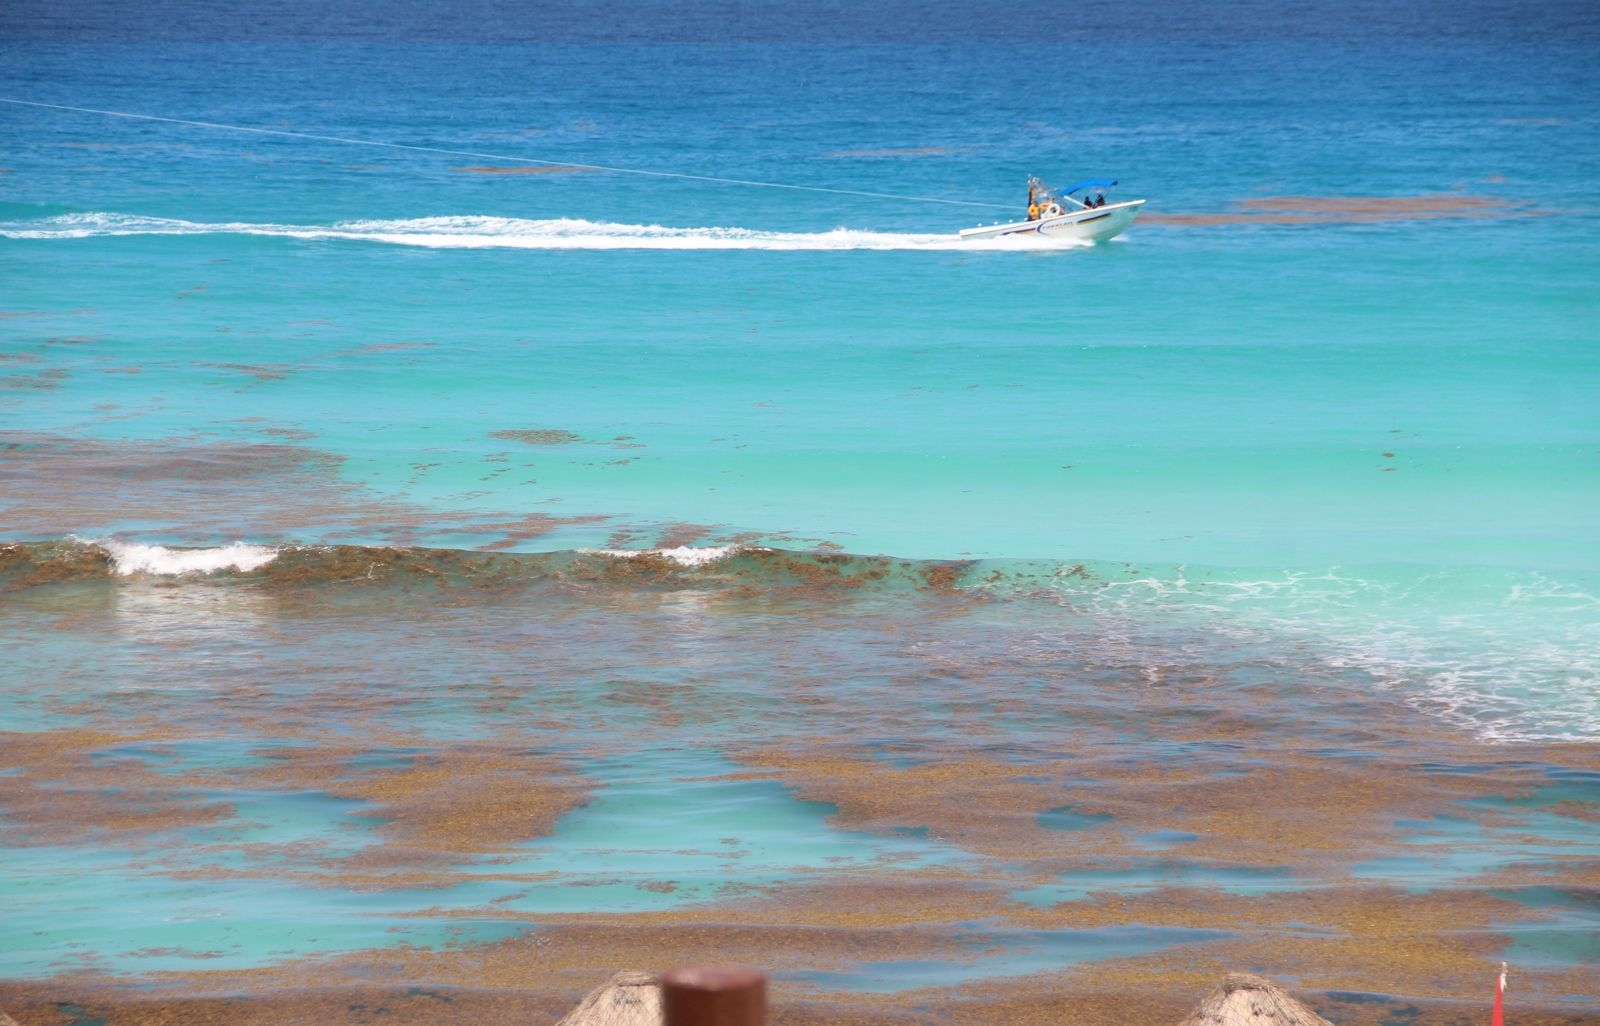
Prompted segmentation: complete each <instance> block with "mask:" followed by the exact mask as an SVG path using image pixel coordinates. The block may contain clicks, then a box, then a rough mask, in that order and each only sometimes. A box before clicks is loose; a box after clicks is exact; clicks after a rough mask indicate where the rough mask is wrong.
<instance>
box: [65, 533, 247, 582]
mask: <svg viewBox="0 0 1600 1026" xmlns="http://www.w3.org/2000/svg"><path fill="white" fill-rule="evenodd" d="M94 544H97V545H99V546H100V547H101V548H103V549H105V550H106V551H107V552H109V553H111V562H112V565H113V566H114V567H116V571H117V573H118V574H119V575H121V576H123V577H130V576H132V575H134V574H152V575H155V576H158V577H176V576H178V575H180V574H209V573H215V572H216V571H218V570H255V569H258V568H259V567H263V566H266V565H267V564H268V563H270V562H272V561H273V560H274V559H277V558H278V550H277V549H272V548H267V547H266V546H264V545H246V544H245V543H244V542H234V543H233V544H231V545H223V546H221V547H220V548H214V549H169V548H167V547H166V546H164V545H140V544H138V543H134V542H118V541H99V542H95V543H94Z"/></svg>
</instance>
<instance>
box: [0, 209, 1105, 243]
mask: <svg viewBox="0 0 1600 1026" xmlns="http://www.w3.org/2000/svg"><path fill="white" fill-rule="evenodd" d="M124 235H146V236H148V235H257V236H271V237H280V238H292V239H310V240H348V241H356V242H379V243H388V244H390V245H397V246H424V247H430V248H435V249H684V250H707V249H727V250H753V249H754V250H819V251H828V250H833V251H842V250H932V251H937V250H1017V249H1027V250H1060V249H1074V248H1081V247H1083V246H1086V245H1088V244H1087V243H1083V242H1078V241H1075V240H1063V239H1051V238H1045V237H1043V236H1037V235H1032V236H1011V237H1009V238H1005V239H992V240H980V241H965V242H964V241H962V240H961V238H960V237H959V236H958V235H957V234H956V232H955V231H954V230H951V231H949V232H944V233H938V234H934V233H908V232H873V231H859V230H855V229H850V228H835V229H833V230H832V231H826V232H769V231H758V230H755V229H749V228H722V227H705V228H672V227H666V226H663V225H645V224H615V223H610V222H600V221H585V220H581V219H575V218H555V219H546V220H529V219H524V218H516V217H477V216H459V217H418V218H406V219H401V220H389V221H339V222H335V223H333V224H330V225H296V224H270V223H269V224H257V223H252V222H244V221H226V222H200V221H185V220H180V219H176V218H165V217H144V216H140V215H135V214H114V213H78V214H62V215H59V216H56V217H49V218H43V219H39V220H31V221H13V222H8V223H0V237H3V238H9V239H46V240H56V239H86V238H99V237H106V236H124Z"/></svg>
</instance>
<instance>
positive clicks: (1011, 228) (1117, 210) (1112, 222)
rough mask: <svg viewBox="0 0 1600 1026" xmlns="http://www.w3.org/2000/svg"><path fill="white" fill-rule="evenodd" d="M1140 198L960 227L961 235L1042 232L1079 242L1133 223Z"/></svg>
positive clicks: (1105, 235)
mask: <svg viewBox="0 0 1600 1026" xmlns="http://www.w3.org/2000/svg"><path fill="white" fill-rule="evenodd" d="M1142 206H1144V200H1142V199H1141V200H1129V201H1128V202H1127V203H1107V204H1106V205H1105V206H1103V207H1092V208H1090V209H1088V210H1073V211H1069V212H1068V213H1065V214H1061V215H1059V216H1057V217H1042V218H1040V219H1039V220H1037V221H1017V222H1014V223H1012V224H993V225H985V226H984V227H981V228H964V229H962V231H961V237H962V238H963V239H998V238H1001V237H1003V236H1006V235H1043V236H1046V237H1047V238H1052V239H1078V240H1080V241H1083V242H1102V241H1104V240H1106V239H1109V238H1111V237H1112V236H1114V235H1119V234H1121V232H1122V230H1123V229H1124V228H1126V227H1128V225H1130V224H1132V223H1133V219H1134V218H1135V217H1137V216H1139V208H1140V207H1142Z"/></svg>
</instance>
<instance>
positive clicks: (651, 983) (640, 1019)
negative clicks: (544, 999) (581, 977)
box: [556, 969, 662, 1026]
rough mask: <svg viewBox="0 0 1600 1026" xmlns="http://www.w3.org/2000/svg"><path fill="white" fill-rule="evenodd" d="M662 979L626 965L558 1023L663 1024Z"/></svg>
mask: <svg viewBox="0 0 1600 1026" xmlns="http://www.w3.org/2000/svg"><path fill="white" fill-rule="evenodd" d="M661 1023H662V1015H661V983H660V981H659V980H657V979H656V976H655V974H654V973H642V972H638V971H636V970H632V969H624V970H623V971H622V972H620V973H617V974H616V975H615V976H613V977H611V979H609V980H607V981H606V982H605V983H603V984H601V985H600V986H598V987H596V988H595V989H594V990H591V991H590V992H589V993H588V994H587V995H586V996H585V997H584V999H583V1000H582V1001H580V1002H579V1003H578V1007H577V1008H574V1009H573V1010H572V1011H570V1012H568V1013H567V1014H566V1015H565V1016H564V1017H563V1018H562V1020H561V1021H560V1022H558V1023H556V1026H661Z"/></svg>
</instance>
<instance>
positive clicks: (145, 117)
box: [0, 96, 1014, 210]
mask: <svg viewBox="0 0 1600 1026" xmlns="http://www.w3.org/2000/svg"><path fill="white" fill-rule="evenodd" d="M0 103H9V104H13V105H15V106H18V107H39V108H42V109H44V110H64V111H71V112H73V113H75V114H99V115H102V116H104V117H110V118H126V119H128V120H130V121H159V122H162V123H163V124H168V125H188V126H189V127H191V128H211V129H216V130H217V131H222V132H246V133H250V134H252V135H272V136H279V137H281V138H285V139H311V140H315V141H317V142H334V143H344V144H345V145H348V146H375V147H380V148H382V149H388V150H409V151H411V152H414V153H442V154H446V155H448V156H452V157H476V158H478V159H480V160H503V161H508V162H510V163H513V164H537V165H540V166H542V167H570V168H574V169H576V170H580V171H609V172H612V173H613V174H619V175H644V176H647V177H650V178H679V179H683V180H684V181H690V182H714V183H716V184H718V185H747V186H751V187H753V188H758V189H789V190H792V191H795V192H824V193H830V194H832V195H835V196H864V197H866V198H868V199H885V200H905V201H909V202H913V203H943V204H945V205H947V206H956V207H985V208H988V209H991V210H1010V209H1012V207H1013V206H1014V204H1008V203H983V202H980V201H977V200H958V199H941V198H939V197H937V196H906V195H902V194H899V193H892V192H862V191H859V190H856V189H829V188H826V187H824V186H820V185H791V184H787V183H784V182H758V181H753V180H750V179H745V178H719V177H717V176H715V175H689V174H682V173H678V172H673V171H644V170H641V169H639V168H631V167H608V166H606V165H604V164H574V163H572V162H571V161H566V160H539V159H536V158H534V157H515V156H509V155H507V154H503V153H479V152H476V151H474V150H451V149H445V148H444V147H440V146H417V145H414V144H412V143H395V142H383V141H381V140H377V139H352V138H349V137H347V136H342V135H321V134H318V133H316V132H293V131H290V130H288V129H284V128H255V127H252V126H250V125H229V124H224V123H222V122H219V121H193V120H190V119H187V118H167V117H161V116H159V115H156V114H134V113H131V112H129V111H125V110H100V109H98V108H95V107H70V106H68V105H66V104H63V103H41V102H40V101H38V100H19V99H14V98H12V97H9V96H0Z"/></svg>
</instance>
